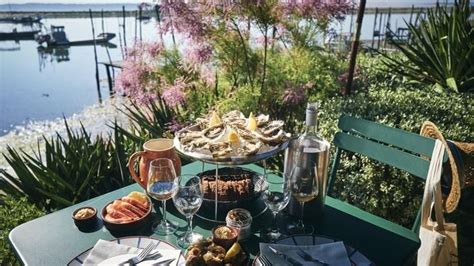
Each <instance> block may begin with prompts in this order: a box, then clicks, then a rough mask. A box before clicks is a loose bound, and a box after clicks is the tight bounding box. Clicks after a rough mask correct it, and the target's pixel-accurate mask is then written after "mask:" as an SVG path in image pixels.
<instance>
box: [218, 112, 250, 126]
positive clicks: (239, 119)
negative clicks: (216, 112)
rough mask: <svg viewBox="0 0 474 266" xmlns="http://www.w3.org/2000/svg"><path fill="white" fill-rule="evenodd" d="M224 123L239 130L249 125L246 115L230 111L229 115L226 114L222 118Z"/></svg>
mask: <svg viewBox="0 0 474 266" xmlns="http://www.w3.org/2000/svg"><path fill="white" fill-rule="evenodd" d="M222 121H224V123H225V124H227V125H229V126H232V127H238V128H245V125H246V124H247V121H246V120H245V116H244V114H242V113H241V112H240V111H236V110H234V111H230V112H228V113H227V114H225V115H224V116H223V117H222Z"/></svg>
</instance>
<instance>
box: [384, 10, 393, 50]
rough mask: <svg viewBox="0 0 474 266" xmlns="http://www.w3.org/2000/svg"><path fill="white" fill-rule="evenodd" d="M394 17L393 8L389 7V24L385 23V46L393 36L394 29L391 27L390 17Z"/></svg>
mask: <svg viewBox="0 0 474 266" xmlns="http://www.w3.org/2000/svg"><path fill="white" fill-rule="evenodd" d="M391 17H392V8H391V7H389V8H388V14H387V24H386V25H385V39H384V41H383V48H386V47H387V39H388V38H392V37H393V36H392V30H391V29H390V28H391V27H390V18H391Z"/></svg>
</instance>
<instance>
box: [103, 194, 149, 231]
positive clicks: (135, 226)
mask: <svg viewBox="0 0 474 266" xmlns="http://www.w3.org/2000/svg"><path fill="white" fill-rule="evenodd" d="M113 202H114V201H111V202H109V203H107V204H106V205H105V206H104V208H102V212H101V215H102V220H103V221H104V225H105V227H107V229H109V231H136V230H139V229H142V228H143V227H146V226H147V225H148V223H149V221H150V217H151V210H152V208H153V205H152V202H151V200H150V199H149V198H148V203H149V204H148V205H149V208H148V211H147V212H146V213H145V215H143V216H142V217H141V218H139V219H136V220H133V221H130V222H127V223H115V222H112V221H108V220H107V219H105V216H106V215H107V206H109V204H112V203H113Z"/></svg>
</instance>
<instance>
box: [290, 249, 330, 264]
mask: <svg viewBox="0 0 474 266" xmlns="http://www.w3.org/2000/svg"><path fill="white" fill-rule="evenodd" d="M296 254H298V256H300V257H301V258H302V259H303V260H305V261H312V262H314V263H317V264H318V265H329V264H327V263H325V262H323V261H320V260H318V259H317V258H315V257H313V256H311V254H309V253H307V252H306V251H304V250H302V249H300V250H298V251H296Z"/></svg>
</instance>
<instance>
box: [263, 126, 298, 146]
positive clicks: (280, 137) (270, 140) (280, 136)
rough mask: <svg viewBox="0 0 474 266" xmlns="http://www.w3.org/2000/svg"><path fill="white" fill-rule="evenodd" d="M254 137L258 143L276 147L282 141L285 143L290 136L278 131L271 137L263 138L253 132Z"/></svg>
mask: <svg viewBox="0 0 474 266" xmlns="http://www.w3.org/2000/svg"><path fill="white" fill-rule="evenodd" d="M255 135H256V137H257V138H258V139H259V140H260V141H262V142H263V143H265V144H268V145H271V146H273V145H278V144H280V143H282V142H284V141H287V140H288V139H289V138H290V134H289V133H285V131H283V130H279V131H278V132H277V133H276V134H275V135H273V136H264V135H262V134H260V133H258V132H255Z"/></svg>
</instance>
